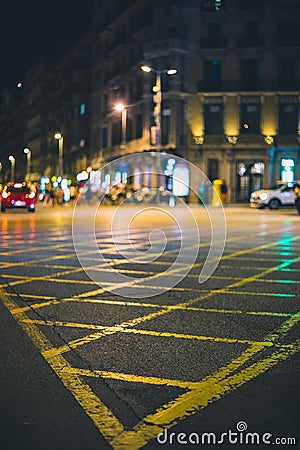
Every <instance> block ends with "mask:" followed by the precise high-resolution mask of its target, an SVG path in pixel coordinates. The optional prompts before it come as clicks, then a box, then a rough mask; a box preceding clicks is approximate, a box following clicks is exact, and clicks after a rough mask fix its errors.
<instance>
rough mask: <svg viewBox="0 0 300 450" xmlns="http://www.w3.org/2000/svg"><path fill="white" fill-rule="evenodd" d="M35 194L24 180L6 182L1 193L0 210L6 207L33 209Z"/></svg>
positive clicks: (32, 210) (30, 210)
mask: <svg viewBox="0 0 300 450" xmlns="http://www.w3.org/2000/svg"><path fill="white" fill-rule="evenodd" d="M35 202H36V195H35V192H34V191H32V190H31V189H30V188H29V187H28V186H27V183H25V182H19V183H8V184H6V185H5V186H4V188H3V191H2V193H1V212H5V210H6V208H27V209H28V211H29V212H34V211H35Z"/></svg>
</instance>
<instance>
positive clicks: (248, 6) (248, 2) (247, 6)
mask: <svg viewBox="0 0 300 450" xmlns="http://www.w3.org/2000/svg"><path fill="white" fill-rule="evenodd" d="M263 4H264V2H263V1H262V0H239V10H240V11H253V10H257V9H261V8H262V7H263Z"/></svg>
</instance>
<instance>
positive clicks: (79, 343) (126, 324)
mask: <svg viewBox="0 0 300 450" xmlns="http://www.w3.org/2000/svg"><path fill="white" fill-rule="evenodd" d="M298 238H300V236H299V237H297V238H295V239H298ZM273 244H274V243H273ZM274 245H275V244H274ZM264 247H265V246H264ZM299 260H300V257H299V258H295V259H293V260H291V261H288V262H285V263H284V265H285V266H287V265H288V264H292V263H293V262H296V261H299ZM281 266H282V264H280V265H278V266H275V267H271V268H268V269H266V270H265V271H263V272H261V273H260V274H257V275H253V276H251V277H248V278H245V279H243V280H240V281H238V282H235V283H233V284H231V285H229V286H227V287H226V288H224V289H223V292H228V291H230V289H232V288H235V287H240V286H243V285H245V284H247V283H250V282H252V281H255V280H256V279H257V278H260V277H262V276H264V275H265V274H267V273H271V272H273V271H276V270H278V268H280V267H281ZM99 292H103V289H100V290H97V291H95V293H94V295H97V293H99ZM216 292H217V293H219V292H220V291H211V292H209V293H207V294H204V295H203V296H201V297H198V298H196V299H192V300H190V301H188V302H183V303H180V304H179V305H183V306H191V305H193V304H194V303H196V302H198V301H199V300H201V301H203V300H204V299H207V298H210V297H212V296H213V295H214V294H215V293H216ZM89 294H91V293H89ZM82 296H85V294H81V295H77V296H76V298H81V297H82ZM177 306H178V305H177ZM174 309H175V307H174V306H173V305H171V306H168V307H167V308H164V309H162V310H161V311H157V312H154V313H151V314H148V315H146V316H142V317H139V318H136V319H133V320H130V321H127V322H123V323H122V324H120V325H119V326H118V327H116V329H115V331H112V330H109V331H101V332H98V333H92V334H90V335H87V336H85V337H82V338H80V339H76V340H74V341H71V342H69V343H68V345H64V346H62V347H59V348H57V349H52V350H51V354H53V355H56V354H62V353H65V352H68V351H70V350H71V349H74V348H78V347H80V346H82V345H85V344H88V343H91V342H94V341H96V340H98V339H100V338H101V337H103V336H106V335H107V334H114V333H116V332H118V331H120V329H124V328H128V327H133V326H134V325H136V324H137V323H143V322H145V321H148V320H152V319H155V318H157V317H159V316H161V315H164V314H167V313H169V312H171V311H173V310H174Z"/></svg>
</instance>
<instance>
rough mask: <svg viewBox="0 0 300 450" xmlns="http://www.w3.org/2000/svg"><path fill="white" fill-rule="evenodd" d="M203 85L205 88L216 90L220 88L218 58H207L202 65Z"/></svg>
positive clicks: (219, 63) (219, 62) (219, 64)
mask: <svg viewBox="0 0 300 450" xmlns="http://www.w3.org/2000/svg"><path fill="white" fill-rule="evenodd" d="M204 85H205V89H207V90H212V91H218V90H220V88H221V61H220V60H218V59H212V60H210V59H208V60H206V61H205V65H204Z"/></svg>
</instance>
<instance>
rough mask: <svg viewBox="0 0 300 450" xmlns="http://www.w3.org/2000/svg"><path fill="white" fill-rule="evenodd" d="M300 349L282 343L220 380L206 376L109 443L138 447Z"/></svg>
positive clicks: (122, 449)
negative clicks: (197, 384) (248, 365)
mask: <svg viewBox="0 0 300 450" xmlns="http://www.w3.org/2000/svg"><path fill="white" fill-rule="evenodd" d="M299 351H300V339H299V340H298V341H296V342H295V343H293V344H290V345H283V346H282V347H281V348H280V349H279V350H278V351H276V352H274V353H273V354H272V356H269V357H266V358H264V359H262V360H261V361H259V362H258V363H254V364H252V365H251V366H250V367H247V368H245V369H243V370H241V371H240V372H238V373H236V374H234V375H231V376H228V377H227V378H225V379H223V380H218V381H217V382H216V380H214V378H213V377H209V378H208V379H206V380H203V382H202V383H199V387H198V388H196V389H192V390H191V391H188V392H187V393H185V394H182V395H181V396H179V397H178V398H177V399H176V400H174V401H171V402H169V403H168V404H166V405H164V406H163V407H161V408H160V409H159V410H157V411H156V412H155V413H154V414H149V415H148V416H146V417H145V418H144V419H143V420H142V421H141V422H139V423H138V424H137V425H136V426H135V427H134V428H133V430H132V431H123V433H121V434H119V435H117V436H116V437H115V438H114V439H113V440H112V441H111V442H110V444H111V446H112V447H113V449H114V450H138V449H140V448H141V447H143V446H144V445H146V444H147V443H148V442H149V441H150V440H151V439H153V438H155V437H156V436H158V434H159V433H161V432H163V430H164V429H166V428H171V427H172V426H174V425H175V424H176V423H178V422H179V421H181V420H183V419H185V418H186V417H188V416H191V415H192V414H195V413H196V412H198V411H199V410H201V409H203V408H205V407H206V406H208V405H209V404H210V403H211V402H212V401H216V400H218V399H220V398H222V397H223V396H224V395H225V394H226V393H228V392H232V391H234V390H236V389H237V388H238V387H240V386H242V385H243V384H245V383H246V382H248V381H250V380H252V379H253V378H255V377H257V376H258V375H261V374H263V373H264V372H266V371H267V370H269V369H271V368H272V367H274V366H275V365H276V364H278V363H279V362H281V361H285V360H286V359H288V358H289V357H290V356H292V355H294V354H296V353H297V352H299Z"/></svg>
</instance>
